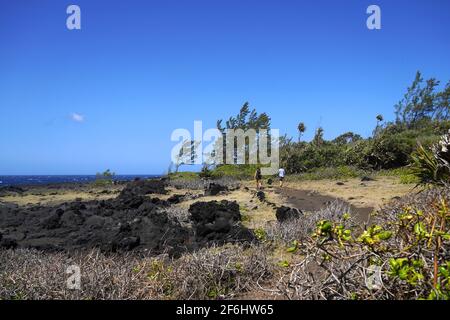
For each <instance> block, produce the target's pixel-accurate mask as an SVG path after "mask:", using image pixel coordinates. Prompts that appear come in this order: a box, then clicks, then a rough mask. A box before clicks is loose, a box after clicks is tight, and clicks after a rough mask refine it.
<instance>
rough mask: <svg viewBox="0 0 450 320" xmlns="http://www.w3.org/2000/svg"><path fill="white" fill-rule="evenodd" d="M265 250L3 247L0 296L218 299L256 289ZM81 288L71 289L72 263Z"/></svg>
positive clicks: (265, 272)
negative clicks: (172, 255) (172, 253)
mask: <svg viewBox="0 0 450 320" xmlns="http://www.w3.org/2000/svg"><path fill="white" fill-rule="evenodd" d="M267 256H268V255H267V253H266V251H265V250H263V248H256V247H248V248H244V247H242V246H239V245H227V246H223V247H211V248H207V249H202V250H200V251H197V252H193V253H187V254H184V255H183V256H181V257H180V258H179V259H176V260H172V259H169V258H168V257H167V256H165V255H161V256H157V257H145V256H144V257H143V256H138V255H133V254H131V253H130V254H108V255H107V254H103V253H101V252H99V251H97V250H92V251H88V252H77V253H72V254H68V253H49V252H45V253H44V252H40V251H37V250H3V251H0V300H1V299H7V300H9V299H83V300H85V299H89V300H90V299H94V300H98V299H121V300H122V299H218V298H232V297H233V296H235V295H236V294H239V293H243V292H248V291H251V290H254V289H256V288H257V287H258V282H259V281H262V280H264V279H266V278H267V277H269V276H270V275H271V272H272V267H271V265H270V264H269V263H268V260H267ZM72 265H76V266H78V267H79V268H80V271H81V288H80V289H79V290H78V289H69V288H68V287H67V281H68V279H69V277H70V274H67V273H66V271H67V268H68V267H69V266H72Z"/></svg>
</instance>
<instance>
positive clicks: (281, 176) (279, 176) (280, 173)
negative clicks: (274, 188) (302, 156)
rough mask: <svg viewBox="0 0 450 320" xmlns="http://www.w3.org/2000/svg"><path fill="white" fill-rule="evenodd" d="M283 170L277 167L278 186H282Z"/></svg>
mask: <svg viewBox="0 0 450 320" xmlns="http://www.w3.org/2000/svg"><path fill="white" fill-rule="evenodd" d="M285 173H286V172H285V171H284V169H283V168H280V169H278V179H280V188H282V187H283V180H284V175H285Z"/></svg>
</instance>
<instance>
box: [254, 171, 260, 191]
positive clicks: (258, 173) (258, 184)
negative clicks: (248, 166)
mask: <svg viewBox="0 0 450 320" xmlns="http://www.w3.org/2000/svg"><path fill="white" fill-rule="evenodd" d="M255 180H256V190H259V189H261V188H262V183H261V180H262V174H261V169H260V168H258V169H256V172H255Z"/></svg>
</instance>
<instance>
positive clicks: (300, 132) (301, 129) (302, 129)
mask: <svg viewBox="0 0 450 320" xmlns="http://www.w3.org/2000/svg"><path fill="white" fill-rule="evenodd" d="M297 130H298V142H300V140H301V138H302V135H303V133H305V131H306V126H305V124H304V123H303V122H300V123H299V124H298V126H297Z"/></svg>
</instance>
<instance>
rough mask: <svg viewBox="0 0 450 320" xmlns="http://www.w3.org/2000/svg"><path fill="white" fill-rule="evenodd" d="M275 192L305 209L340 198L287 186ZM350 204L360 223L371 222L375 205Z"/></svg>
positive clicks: (316, 208)
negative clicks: (357, 205) (360, 205)
mask: <svg viewBox="0 0 450 320" xmlns="http://www.w3.org/2000/svg"><path fill="white" fill-rule="evenodd" d="M275 192H276V193H279V194H281V195H283V196H284V197H286V198H287V200H288V202H289V204H290V205H292V206H293V207H295V208H297V209H300V210H303V211H315V210H319V209H320V208H322V207H324V206H325V205H326V204H327V203H330V202H333V201H335V200H338V198H335V197H331V196H328V195H323V194H320V193H318V192H311V191H307V190H299V189H293V188H286V187H285V188H282V189H280V188H276V189H275ZM342 201H343V200H342ZM344 202H345V201H344ZM345 203H348V202H345ZM349 206H350V209H351V212H352V214H353V216H354V217H355V219H356V221H357V222H360V223H367V222H369V218H370V213H371V212H372V211H373V209H374V208H373V207H356V206H354V205H351V204H349Z"/></svg>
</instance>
